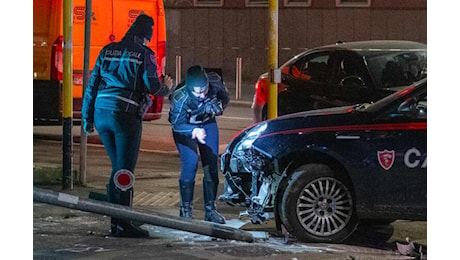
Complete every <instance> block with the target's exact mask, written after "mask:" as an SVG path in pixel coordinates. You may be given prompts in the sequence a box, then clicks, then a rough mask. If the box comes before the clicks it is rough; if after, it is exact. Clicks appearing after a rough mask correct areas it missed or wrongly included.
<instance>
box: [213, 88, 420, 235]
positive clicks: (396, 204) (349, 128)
mask: <svg viewBox="0 0 460 260" xmlns="http://www.w3.org/2000/svg"><path fill="white" fill-rule="evenodd" d="M221 168H222V172H223V173H224V175H225V193H224V194H222V195H221V196H220V197H219V199H220V200H224V201H226V202H227V203H229V204H231V205H239V206H244V207H246V211H245V212H244V215H247V216H249V217H250V218H251V221H252V223H262V222H263V221H264V220H265V219H267V218H268V217H275V220H276V227H277V229H278V230H282V226H284V227H285V229H286V230H287V231H288V232H289V233H290V234H291V235H294V236H295V237H296V238H297V239H298V240H301V241H306V242H340V241H343V240H344V239H346V238H347V237H348V236H349V235H351V234H352V233H353V231H354V230H355V228H356V226H357V224H358V221H359V220H364V219H366V220H380V221H381V220H385V221H389V222H391V221H393V220H396V219H408V220H426V218H427V80H426V79H423V80H421V81H418V82H416V83H415V84H413V85H410V86H408V87H406V88H404V89H403V90H401V91H399V92H396V93H394V94H392V95H390V96H387V97H385V98H383V99H381V100H379V101H377V102H375V103H372V104H369V103H366V104H359V105H354V106H346V107H336V108H328V109H321V110H314V111H307V112H299V113H295V114H290V115H285V116H281V117H278V118H276V119H273V120H268V121H263V122H260V123H258V124H255V125H252V126H250V127H248V128H246V129H244V130H242V131H241V132H240V133H239V134H237V135H236V136H235V137H234V138H233V139H232V140H231V141H230V143H229V144H228V146H227V148H226V150H225V152H224V153H223V154H222V156H221Z"/></svg>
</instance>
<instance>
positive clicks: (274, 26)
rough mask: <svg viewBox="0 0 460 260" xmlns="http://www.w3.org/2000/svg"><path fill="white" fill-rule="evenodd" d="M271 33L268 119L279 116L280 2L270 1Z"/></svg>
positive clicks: (276, 0)
mask: <svg viewBox="0 0 460 260" xmlns="http://www.w3.org/2000/svg"><path fill="white" fill-rule="evenodd" d="M268 11H269V21H270V31H269V37H270V39H269V47H268V58H269V64H268V74H269V75H268V76H269V79H270V86H269V89H268V108H267V109H268V110H267V117H268V119H272V118H276V117H277V116H278V84H277V82H276V81H277V80H275V78H277V77H275V72H276V70H277V69H278V0H269V1H268Z"/></svg>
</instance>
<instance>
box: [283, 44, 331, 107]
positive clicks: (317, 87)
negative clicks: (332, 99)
mask: <svg viewBox="0 0 460 260" xmlns="http://www.w3.org/2000/svg"><path fill="white" fill-rule="evenodd" d="M331 54H332V52H331V51H319V52H313V53H309V54H307V55H305V56H303V57H301V58H300V59H299V60H298V61H296V62H294V63H293V64H292V65H291V66H290V67H289V74H288V76H286V77H285V78H284V79H283V84H285V85H286V86H287V89H286V90H285V91H283V92H281V93H279V94H278V111H279V115H283V114H289V113H294V112H299V111H306V110H311V109H317V108H322V107H330V105H328V104H324V100H325V99H324V96H325V95H326V93H327V92H328V91H329V87H330V85H329V84H330V79H331V70H332V67H331Z"/></svg>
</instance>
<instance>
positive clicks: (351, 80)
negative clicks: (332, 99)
mask: <svg viewBox="0 0 460 260" xmlns="http://www.w3.org/2000/svg"><path fill="white" fill-rule="evenodd" d="M338 67H339V68H338V80H339V81H338V83H339V85H340V86H344V85H352V86H363V85H365V83H364V81H365V76H364V74H363V72H362V70H361V66H360V65H359V64H358V63H357V61H356V59H355V58H353V57H344V58H343V59H342V60H341V61H340V62H339V65H338Z"/></svg>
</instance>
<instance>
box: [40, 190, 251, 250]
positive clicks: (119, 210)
mask: <svg viewBox="0 0 460 260" xmlns="http://www.w3.org/2000/svg"><path fill="white" fill-rule="evenodd" d="M34 201H36V202H42V203H47V204H52V205H56V206H61V207H66V208H71V209H78V210H82V211H87V212H93V213H97V214H102V215H108V216H111V217H115V218H120V219H128V220H133V221H137V222H142V223H147V224H151V225H156V226H161V227H168V228H173V229H179V230H184V231H189V232H193V233H197V234H201V235H207V236H211V237H218V238H224V239H233V240H239V241H245V242H254V237H253V236H252V234H251V233H249V232H247V231H244V230H240V229H236V228H232V227H227V226H224V225H221V224H216V223H212V222H206V221H201V220H189V219H184V218H180V217H176V216H171V215H166V214H162V213H159V212H152V211H142V210H139V209H133V208H130V207H127V206H123V205H118V204H112V203H109V202H105V201H97V200H91V199H84V198H80V197H78V196H74V195H71V194H67V193H61V192H56V191H51V190H46V189H41V188H37V187H34Z"/></svg>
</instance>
